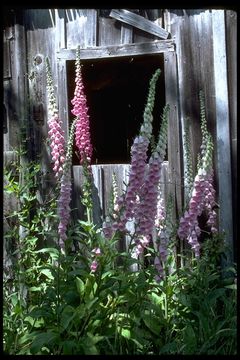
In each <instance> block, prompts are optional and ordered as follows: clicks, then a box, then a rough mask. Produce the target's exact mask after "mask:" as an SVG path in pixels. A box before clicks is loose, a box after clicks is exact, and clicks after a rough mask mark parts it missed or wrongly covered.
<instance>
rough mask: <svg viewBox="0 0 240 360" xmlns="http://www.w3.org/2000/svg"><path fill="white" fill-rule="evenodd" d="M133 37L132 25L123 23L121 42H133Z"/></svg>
mask: <svg viewBox="0 0 240 360" xmlns="http://www.w3.org/2000/svg"><path fill="white" fill-rule="evenodd" d="M132 39H133V29H132V26H130V25H127V24H122V25H121V44H131V43H132Z"/></svg>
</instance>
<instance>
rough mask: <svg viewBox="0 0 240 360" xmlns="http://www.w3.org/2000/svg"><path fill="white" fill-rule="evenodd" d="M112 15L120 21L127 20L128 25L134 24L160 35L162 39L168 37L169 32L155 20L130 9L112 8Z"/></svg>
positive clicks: (152, 33)
mask: <svg viewBox="0 0 240 360" xmlns="http://www.w3.org/2000/svg"><path fill="white" fill-rule="evenodd" d="M110 16H111V17H113V18H114V19H117V20H119V21H122V22H125V23H126V24H128V25H131V26H134V27H136V28H138V29H141V30H143V31H146V32H147V33H150V34H151V35H155V36H158V37H160V38H161V39H167V38H168V35H169V33H168V32H167V31H166V30H165V29H163V28H161V27H160V26H158V25H157V24H155V23H154V22H152V21H150V20H148V19H145V18H144V17H143V16H139V15H137V14H134V13H133V12H131V11H128V10H123V9H122V10H112V11H111V13H110Z"/></svg>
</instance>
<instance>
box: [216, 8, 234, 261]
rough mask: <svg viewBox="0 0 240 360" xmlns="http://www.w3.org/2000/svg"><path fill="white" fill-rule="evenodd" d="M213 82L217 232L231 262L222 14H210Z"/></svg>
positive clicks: (228, 147) (226, 104)
mask: <svg viewBox="0 0 240 360" xmlns="http://www.w3.org/2000/svg"><path fill="white" fill-rule="evenodd" d="M212 26H213V55H214V80H215V96H216V131H217V149H216V150H217V159H218V163H217V172H218V179H219V204H220V209H219V229H220V231H223V232H224V233H225V237H226V242H227V244H228V245H229V247H230V251H229V259H228V260H231V259H232V249H233V232H232V226H233V224H232V173H231V154H230V146H231V145H230V128H229V102H228V77H227V59H226V37H225V14H224V10H212Z"/></svg>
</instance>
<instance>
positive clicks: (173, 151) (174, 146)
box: [164, 53, 183, 216]
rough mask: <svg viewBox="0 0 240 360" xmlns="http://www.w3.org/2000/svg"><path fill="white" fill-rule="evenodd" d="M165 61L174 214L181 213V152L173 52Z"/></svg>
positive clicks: (174, 56)
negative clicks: (174, 198)
mask: <svg viewBox="0 0 240 360" xmlns="http://www.w3.org/2000/svg"><path fill="white" fill-rule="evenodd" d="M164 61H165V71H164V75H165V91H166V103H167V104H169V105H170V114H169V124H168V162H169V173H170V182H171V183H172V185H171V189H172V191H171V192H172V195H173V196H174V197H176V214H177V215H178V216H179V215H181V213H182V205H183V204H182V188H183V181H182V161H181V158H182V153H181V143H180V135H181V125H180V114H179V111H180V110H179V101H178V98H179V97H178V77H177V63H176V54H175V53H166V54H165V55H164Z"/></svg>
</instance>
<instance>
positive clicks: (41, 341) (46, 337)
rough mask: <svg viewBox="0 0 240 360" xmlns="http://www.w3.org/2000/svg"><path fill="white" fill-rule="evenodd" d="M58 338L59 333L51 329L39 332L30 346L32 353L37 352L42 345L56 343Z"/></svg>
mask: <svg viewBox="0 0 240 360" xmlns="http://www.w3.org/2000/svg"><path fill="white" fill-rule="evenodd" d="M58 339H59V334H58V333H55V332H53V331H48V332H44V333H43V332H42V333H39V334H38V335H37V336H36V337H35V339H34V340H33V343H32V345H31V347H30V350H31V353H32V354H33V355H34V354H36V353H39V352H40V351H41V349H42V347H43V346H47V345H49V344H50V343H53V342H55V343H57V340H58Z"/></svg>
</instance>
